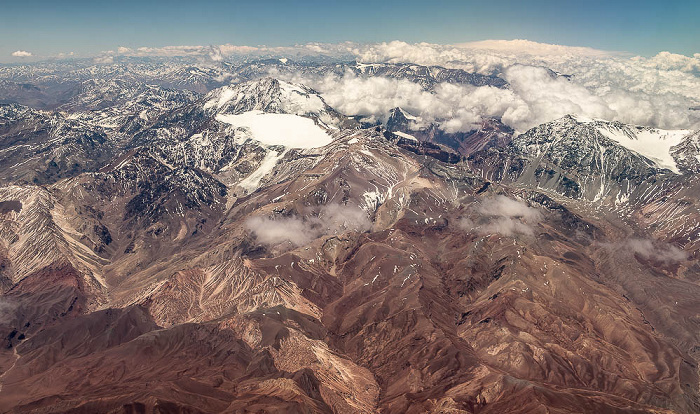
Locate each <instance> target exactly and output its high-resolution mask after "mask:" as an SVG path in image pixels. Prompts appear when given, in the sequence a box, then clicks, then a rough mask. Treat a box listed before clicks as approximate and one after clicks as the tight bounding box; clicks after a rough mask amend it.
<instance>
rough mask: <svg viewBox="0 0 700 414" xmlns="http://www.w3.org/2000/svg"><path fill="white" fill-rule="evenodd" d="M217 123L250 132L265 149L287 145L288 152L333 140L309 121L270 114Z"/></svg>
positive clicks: (234, 117)
mask: <svg viewBox="0 0 700 414" xmlns="http://www.w3.org/2000/svg"><path fill="white" fill-rule="evenodd" d="M216 120H217V121H219V122H223V123H225V124H231V125H233V126H236V127H242V128H247V129H248V130H250V132H251V134H252V138H253V139H255V140H257V141H260V142H261V143H263V144H265V145H284V146H285V147H289V148H319V147H323V146H325V145H328V144H330V143H331V142H332V141H333V139H332V138H331V136H330V135H328V134H327V133H326V131H324V130H323V129H322V128H320V127H319V126H318V125H316V124H314V121H312V120H311V119H309V118H304V117H302V116H298V115H289V114H269V113H264V112H262V111H249V112H244V113H242V114H240V115H224V114H218V115H216Z"/></svg>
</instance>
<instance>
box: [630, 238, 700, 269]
mask: <svg viewBox="0 0 700 414" xmlns="http://www.w3.org/2000/svg"><path fill="white" fill-rule="evenodd" d="M625 245H626V247H627V248H628V249H629V250H631V251H632V252H634V253H636V254H638V255H640V256H642V257H643V258H645V259H649V260H655V261H658V262H663V263H676V262H681V261H683V260H686V259H687V258H688V254H687V253H686V252H684V251H683V250H681V249H679V248H678V247H676V246H674V245H672V244H668V243H662V242H659V241H655V240H650V239H629V240H627V241H626V242H625Z"/></svg>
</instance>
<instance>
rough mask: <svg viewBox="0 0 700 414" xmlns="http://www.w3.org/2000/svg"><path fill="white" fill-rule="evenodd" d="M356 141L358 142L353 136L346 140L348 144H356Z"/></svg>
mask: <svg viewBox="0 0 700 414" xmlns="http://www.w3.org/2000/svg"><path fill="white" fill-rule="evenodd" d="M358 142H360V140H359V139H357V138H353V139H351V140H349V141H348V144H350V145H352V144H357V143H358Z"/></svg>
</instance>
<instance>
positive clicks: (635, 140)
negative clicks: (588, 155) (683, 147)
mask: <svg viewBox="0 0 700 414" xmlns="http://www.w3.org/2000/svg"><path fill="white" fill-rule="evenodd" d="M574 119H576V121H578V122H580V123H585V124H591V125H592V126H593V127H594V128H595V129H596V130H597V131H598V132H600V133H601V134H602V135H603V136H604V137H606V138H608V139H611V140H613V141H615V142H617V143H618V144H620V145H622V146H623V147H625V148H627V149H629V150H631V151H634V152H636V153H638V154H640V155H642V156H644V157H646V158H648V159H650V160H652V161H653V162H654V163H655V164H656V165H657V166H658V167H659V168H666V169H669V170H671V171H673V172H674V173H676V174H680V173H681V172H680V170H679V169H678V166H677V165H676V160H675V159H674V157H673V156H672V155H671V152H672V151H671V150H672V148H673V147H675V146H676V145H679V144H681V143H682V142H683V139H684V138H685V137H686V136H688V135H690V134H691V132H692V131H690V130H684V129H679V130H662V129H656V128H650V127H641V126H635V125H627V124H623V123H621V122H606V121H601V120H593V119H586V118H582V117H574Z"/></svg>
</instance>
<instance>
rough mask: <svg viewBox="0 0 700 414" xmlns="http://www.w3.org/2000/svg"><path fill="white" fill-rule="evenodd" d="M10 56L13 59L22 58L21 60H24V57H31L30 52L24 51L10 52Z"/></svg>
mask: <svg viewBox="0 0 700 414" xmlns="http://www.w3.org/2000/svg"><path fill="white" fill-rule="evenodd" d="M12 56H14V57H22V58H24V57H31V56H32V52H27V51H26V50H17V51H14V52H12Z"/></svg>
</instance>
